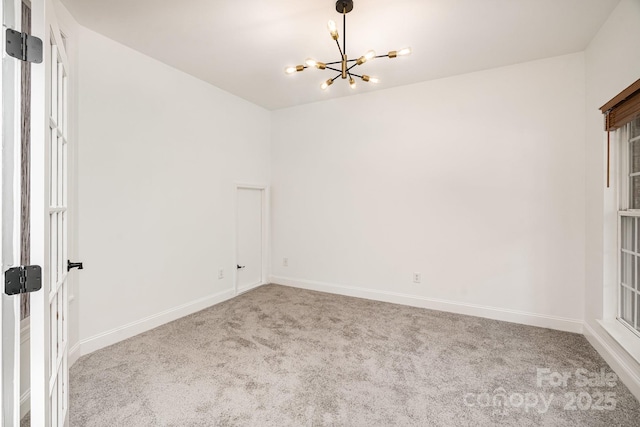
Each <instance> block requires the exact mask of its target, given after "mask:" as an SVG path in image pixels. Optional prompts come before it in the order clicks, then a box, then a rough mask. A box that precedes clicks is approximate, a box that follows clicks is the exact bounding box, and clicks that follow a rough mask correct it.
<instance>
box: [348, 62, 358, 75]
mask: <svg viewBox="0 0 640 427" xmlns="http://www.w3.org/2000/svg"><path fill="white" fill-rule="evenodd" d="M357 66H358V64H357V63H356V64H353V65H352V66H351V67H349V68H347V73H348V72H349V71H350V70H351V69H352V68H353V67H357Z"/></svg>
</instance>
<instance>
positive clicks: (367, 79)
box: [361, 74, 380, 83]
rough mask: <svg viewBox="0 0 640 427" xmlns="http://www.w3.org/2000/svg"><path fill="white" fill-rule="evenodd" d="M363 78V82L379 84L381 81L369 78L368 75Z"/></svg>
mask: <svg viewBox="0 0 640 427" xmlns="http://www.w3.org/2000/svg"><path fill="white" fill-rule="evenodd" d="M361 78H362V81H363V82H369V83H378V82H379V81H380V80H378V78H377V77H371V76H367V75H366V74H363V75H362V77H361Z"/></svg>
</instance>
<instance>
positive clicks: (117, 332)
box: [72, 289, 234, 356]
mask: <svg viewBox="0 0 640 427" xmlns="http://www.w3.org/2000/svg"><path fill="white" fill-rule="evenodd" d="M233 296H234V290H233V289H228V290H225V291H222V292H218V293H216V294H213V295H209V296H206V297H204V298H200V299H197V300H195V301H192V302H189V303H186V304H182V305H180V306H177V307H174V308H170V309H168V310H165V311H163V312H161V313H157V314H154V315H151V316H148V317H145V318H143V319H140V320H136V321H135V322H131V323H129V324H126V325H124V326H120V327H118V328H114V329H111V330H109V331H106V332H103V333H100V334H97V335H94V336H92V337H90V338H87V339H84V340H81V341H80V343H79V346H80V356H84V355H85V354H89V353H92V352H94V351H96V350H100V349H101V348H104V347H107V346H109V345H112V344H115V343H118V342H120V341H123V340H126V339H127V338H131V337H133V336H135V335H138V334H141V333H143V332H146V331H149V330H151V329H154V328H157V327H158V326H161V325H164V324H165V323H169V322H171V321H174V320H177V319H179V318H181V317H184V316H188V315H190V314H193V313H195V312H197V311H200V310H204V309H205V308H208V307H211V306H212V305H216V304H219V303H221V302H223V301H226V300H228V299H231V298H232V297H233ZM77 345H78V344H76V346H77ZM72 352H77V350H75V346H74V349H72Z"/></svg>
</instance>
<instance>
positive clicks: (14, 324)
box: [0, 0, 22, 424]
mask: <svg viewBox="0 0 640 427" xmlns="http://www.w3.org/2000/svg"><path fill="white" fill-rule="evenodd" d="M0 1H1V3H0V19H1V20H2V34H1V35H0V40H1V42H0V45H1V46H2V49H3V52H2V65H1V68H2V70H0V92H2V97H0V104H1V105H2V108H3V112H2V113H0V114H1V116H0V123H2V126H1V129H0V134H2V139H3V142H2V146H0V164H1V165H2V166H4V165H5V163H6V164H7V165H8V164H11V168H10V169H5V168H4V167H2V172H1V173H0V189H1V190H2V191H0V193H2V194H1V195H0V210H1V211H2V222H4V221H6V220H10V221H11V227H10V228H11V234H10V235H9V236H2V237H3V238H2V239H0V240H2V242H0V265H1V266H2V270H1V271H0V276H1V277H2V279H3V280H2V289H0V335H2V337H1V340H0V379H1V380H2V381H0V382H1V383H2V386H1V387H0V424H2V423H4V422H6V423H8V424H18V423H19V422H20V415H21V414H20V402H21V393H20V379H21V378H20V369H21V367H20V362H21V352H20V350H21V339H20V334H21V326H22V322H21V321H20V295H13V296H8V295H6V294H5V293H4V273H5V271H6V270H7V269H8V268H10V267H16V266H19V265H20V261H21V259H20V249H21V238H20V237H21V236H20V222H21V203H22V195H21V186H22V183H21V159H22V149H21V147H22V134H21V117H22V114H21V111H22V110H21V97H22V91H21V77H20V76H21V61H20V60H18V59H15V58H10V57H8V55H7V54H6V52H4V46H5V43H6V33H5V31H6V30H5V24H7V25H6V28H12V29H14V30H17V31H21V30H22V1H21V0H0ZM5 14H6V16H7V17H9V16H10V15H9V14H11V18H7V19H5ZM5 61H6V62H8V63H9V64H10V67H7V68H5V67H4V65H5ZM5 73H7V74H5ZM5 83H6V85H5ZM8 91H10V92H8ZM7 93H10V94H11V95H12V98H11V99H7V101H8V102H7V103H6V104H5V96H7ZM5 119H7V121H10V122H12V124H11V125H9V126H10V129H11V132H10V134H7V130H8V129H9V128H7V127H6V126H7V124H6V123H5ZM9 184H10V185H11V186H10V187H9ZM4 186H7V189H8V190H9V188H10V190H9V191H10V192H11V194H10V197H9V198H7V200H6V201H7V202H9V199H11V201H10V204H9V206H5V205H4V201H5V199H4V198H5V194H4ZM7 196H8V195H7ZM5 214H6V215H7V217H5ZM2 229H4V224H2ZM2 229H0V235H2V232H3V231H2ZM6 238H10V242H9V241H7V242H6V243H8V244H7V247H6V248H5V247H4V244H5V241H4V240H5V239H6ZM4 249H7V253H5V252H3V251H4ZM5 261H7V263H6V264H5ZM7 321H9V322H7ZM5 322H7V323H6V324H5Z"/></svg>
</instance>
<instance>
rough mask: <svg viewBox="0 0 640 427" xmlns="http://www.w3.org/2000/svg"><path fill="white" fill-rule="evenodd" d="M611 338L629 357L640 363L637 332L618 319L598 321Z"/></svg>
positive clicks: (639, 345) (639, 343)
mask: <svg viewBox="0 0 640 427" xmlns="http://www.w3.org/2000/svg"><path fill="white" fill-rule="evenodd" d="M597 322H598V324H599V325H600V326H602V329H604V330H605V332H606V333H607V334H609V336H610V337H611V338H613V339H614V340H615V341H616V342H617V343H618V344H619V345H620V347H622V348H623V349H625V351H626V352H627V353H629V355H630V356H631V357H632V358H633V359H634V360H635V361H636V362H638V363H640V339H638V335H636V333H635V331H632V330H631V329H629V328H628V327H627V326H625V325H623V324H622V322H620V321H619V320H617V319H612V320H597Z"/></svg>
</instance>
